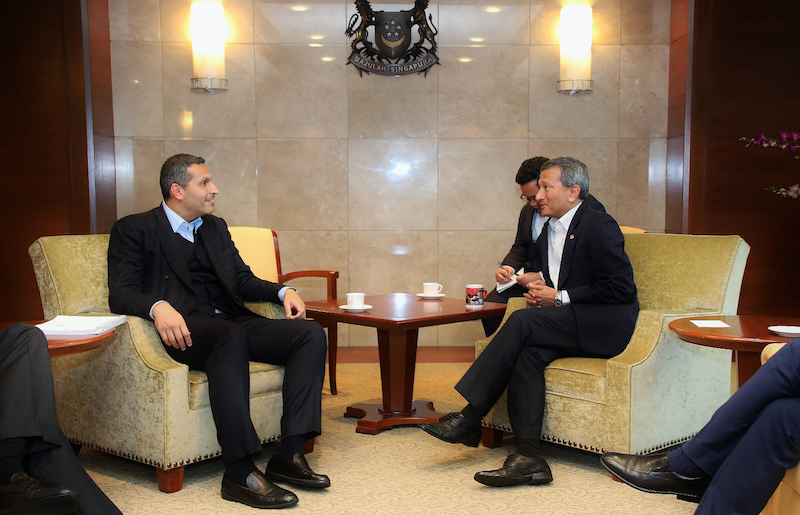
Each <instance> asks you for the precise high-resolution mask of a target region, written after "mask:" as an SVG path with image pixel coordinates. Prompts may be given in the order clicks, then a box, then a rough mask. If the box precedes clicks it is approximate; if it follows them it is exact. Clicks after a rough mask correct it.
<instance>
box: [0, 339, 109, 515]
mask: <svg viewBox="0 0 800 515" xmlns="http://www.w3.org/2000/svg"><path fill="white" fill-rule="evenodd" d="M56 359H58V358H56ZM20 437H22V438H27V439H28V450H27V454H26V455H25V458H24V460H23V468H24V469H25V471H26V472H27V473H28V474H29V475H31V476H32V477H34V478H36V479H37V480H38V481H39V482H40V483H42V484H43V485H46V486H56V485H59V486H64V487H67V488H69V489H71V490H74V491H76V492H78V493H79V494H80V495H81V497H82V499H83V500H82V501H81V504H80V506H79V507H78V510H77V512H78V513H80V514H84V515H113V514H120V513H121V512H120V511H119V509H117V507H116V506H115V505H114V503H112V502H111V501H110V500H109V498H108V497H106V495H105V494H104V493H103V492H102V491H101V490H100V489H99V488H98V487H97V485H96V484H95V483H94V481H92V479H91V478H90V477H89V475H88V474H87V473H86V471H85V470H83V467H81V465H80V463H79V462H78V458H77V457H76V456H75V452H74V451H73V450H72V447H71V446H70V443H69V441H68V440H67V438H66V436H64V433H63V432H62V431H61V429H60V428H59V427H58V423H57V421H56V405H55V396H54V394H53V375H52V373H51V371H50V358H49V356H48V353H47V340H46V339H45V337H44V335H43V334H42V332H41V331H40V330H39V329H37V328H35V327H33V326H30V325H27V324H16V325H14V326H11V327H9V328H8V329H5V330H3V331H0V440H5V439H8V438H20Z"/></svg>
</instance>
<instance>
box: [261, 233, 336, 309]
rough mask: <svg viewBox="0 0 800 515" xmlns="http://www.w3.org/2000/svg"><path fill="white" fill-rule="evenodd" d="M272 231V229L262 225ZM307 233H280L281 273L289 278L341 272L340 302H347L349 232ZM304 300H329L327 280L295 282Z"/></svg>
mask: <svg viewBox="0 0 800 515" xmlns="http://www.w3.org/2000/svg"><path fill="white" fill-rule="evenodd" d="M262 227H269V228H272V227H271V226H269V225H262ZM308 229H309V230H305V231H277V230H275V229H273V230H275V232H276V233H277V234H278V242H279V243H280V249H281V269H282V272H283V273H285V274H287V273H289V272H296V271H298V270H335V271H338V272H339V280H338V284H337V288H336V289H337V298H344V297H345V294H346V293H347V291H348V290H347V285H348V284H349V274H348V259H349V258H348V235H347V231H319V230H315V228H314V227H313V226H311V227H309V228H308ZM287 284H290V285H291V286H294V287H295V288H297V290H298V292H300V295H301V296H302V298H303V300H305V301H309V300H325V298H326V295H327V288H326V280H325V279H322V278H317V277H314V278H304V279H294V280H292V281H291V283H287Z"/></svg>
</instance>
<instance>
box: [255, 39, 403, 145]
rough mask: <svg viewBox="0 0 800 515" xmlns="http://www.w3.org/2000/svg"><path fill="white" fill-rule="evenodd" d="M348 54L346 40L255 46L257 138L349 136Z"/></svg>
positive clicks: (349, 70)
mask: <svg viewBox="0 0 800 515" xmlns="http://www.w3.org/2000/svg"><path fill="white" fill-rule="evenodd" d="M347 54H348V49H347V47H345V46H344V45H336V46H331V45H323V46H319V47H310V46H308V45H256V110H257V118H256V122H257V126H258V137H260V138H346V137H347V76H346V73H347V72H352V71H353V70H351V69H350V68H352V66H349V67H346V66H345V63H346V56H347ZM345 68H348V69H345ZM386 79H388V80H391V78H384V80H386ZM298 86H300V87H298Z"/></svg>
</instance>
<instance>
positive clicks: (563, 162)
mask: <svg viewBox="0 0 800 515" xmlns="http://www.w3.org/2000/svg"><path fill="white" fill-rule="evenodd" d="M548 168H558V169H559V170H561V174H560V175H559V177H558V180H559V181H561V184H562V185H563V186H566V187H567V188H569V187H570V186H576V185H577V186H580V187H581V192H580V193H579V194H578V198H579V199H581V200H584V199H585V198H586V197H588V196H589V169H588V168H586V165H585V164H583V163H581V162H580V161H578V160H577V159H575V158H574V157H556V158H555V159H551V160H550V161H548V162H546V163H545V164H544V165H542V170H547V169H548Z"/></svg>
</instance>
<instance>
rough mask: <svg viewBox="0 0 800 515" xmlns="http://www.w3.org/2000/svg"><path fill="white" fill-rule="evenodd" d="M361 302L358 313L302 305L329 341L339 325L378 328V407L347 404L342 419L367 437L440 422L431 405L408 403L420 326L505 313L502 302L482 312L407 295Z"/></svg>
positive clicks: (335, 303) (335, 304) (332, 304)
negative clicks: (322, 327) (352, 422)
mask: <svg viewBox="0 0 800 515" xmlns="http://www.w3.org/2000/svg"><path fill="white" fill-rule="evenodd" d="M364 302H365V303H366V304H368V305H371V306H372V308H370V309H369V311H365V312H362V313H348V312H346V311H344V310H342V309H340V308H339V306H341V305H344V304H346V301H345V300H343V299H333V300H326V301H313V302H306V314H307V315H308V316H309V317H310V318H313V319H314V320H317V321H319V322H320V323H321V324H323V325H325V326H326V327H328V328H329V332H328V338H329V340H330V335H331V334H334V335H335V334H336V324H338V323H345V324H354V325H362V326H367V327H374V328H376V329H377V330H378V356H379V361H380V367H381V390H382V392H383V404H366V403H359V404H355V405H353V406H349V407H348V408H347V410H346V411H345V413H344V416H345V417H356V418H359V419H360V420H359V421H358V424H357V425H356V432H358V433H367V434H371V435H375V434H378V433H380V432H381V431H383V430H384V429H391V428H392V427H394V426H397V425H410V424H419V423H422V422H439V421H440V420H442V418H443V417H444V414H443V413H437V412H436V411H434V408H433V402H432V401H424V400H413V393H414V370H415V368H416V360H417V339H418V336H419V329H420V327H430V326H436V325H443V324H452V323H455V322H465V321H468V320H479V319H482V318H499V317H502V316H503V313H505V311H506V305H505V304H500V303H496V302H486V303H485V304H484V306H483V307H482V308H467V307H466V306H465V305H464V300H463V299H438V300H424V299H420V298H419V297H417V296H416V295H409V294H406V293H393V294H389V295H371V296H368V297H366V299H365V301H364ZM329 355H331V353H330V352H329ZM333 355H334V356H335V351H334V353H333ZM334 359H335V358H334ZM333 369H334V367H331V370H333Z"/></svg>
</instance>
